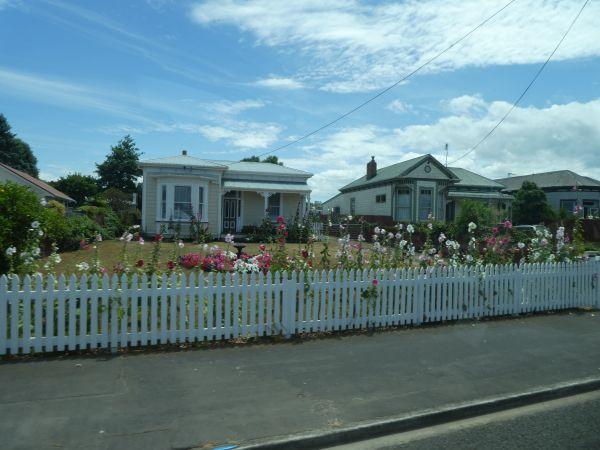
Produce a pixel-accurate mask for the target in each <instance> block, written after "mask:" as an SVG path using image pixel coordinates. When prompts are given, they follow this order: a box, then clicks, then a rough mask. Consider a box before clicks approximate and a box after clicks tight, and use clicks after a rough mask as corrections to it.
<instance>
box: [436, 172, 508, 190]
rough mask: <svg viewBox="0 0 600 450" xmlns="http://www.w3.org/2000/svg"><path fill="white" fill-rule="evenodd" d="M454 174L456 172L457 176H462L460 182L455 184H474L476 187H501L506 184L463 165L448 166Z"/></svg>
mask: <svg viewBox="0 0 600 450" xmlns="http://www.w3.org/2000/svg"><path fill="white" fill-rule="evenodd" d="M448 169H450V170H451V171H452V172H453V173H454V174H456V177H457V178H460V181H459V182H458V183H455V184H454V186H474V187H489V188H496V189H501V188H503V187H504V185H502V184H500V183H498V182H496V181H494V180H491V179H489V178H486V177H484V176H482V175H479V174H477V173H475V172H471V171H470V170H467V169H463V168H461V167H448Z"/></svg>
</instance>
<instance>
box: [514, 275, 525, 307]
mask: <svg viewBox="0 0 600 450" xmlns="http://www.w3.org/2000/svg"><path fill="white" fill-rule="evenodd" d="M514 267H515V271H514V272H513V273H514V276H515V284H514V288H513V289H514V290H515V292H514V298H515V303H514V311H513V315H515V316H518V315H519V314H521V303H522V299H523V272H522V270H521V265H515V266H514Z"/></svg>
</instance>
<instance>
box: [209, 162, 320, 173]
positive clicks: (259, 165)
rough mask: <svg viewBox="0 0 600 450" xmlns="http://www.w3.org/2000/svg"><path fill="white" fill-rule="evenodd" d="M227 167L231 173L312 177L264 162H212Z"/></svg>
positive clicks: (302, 171) (299, 171) (298, 170)
mask: <svg viewBox="0 0 600 450" xmlns="http://www.w3.org/2000/svg"><path fill="white" fill-rule="evenodd" d="M212 162H214V163H217V164H221V165H224V166H227V167H228V170H230V171H232V172H253V173H262V174H274V175H307V176H312V174H311V173H310V172H305V171H304V170H300V169H293V168H291V167H286V166H280V165H279V164H272V163H264V162H249V161H219V160H217V161H212Z"/></svg>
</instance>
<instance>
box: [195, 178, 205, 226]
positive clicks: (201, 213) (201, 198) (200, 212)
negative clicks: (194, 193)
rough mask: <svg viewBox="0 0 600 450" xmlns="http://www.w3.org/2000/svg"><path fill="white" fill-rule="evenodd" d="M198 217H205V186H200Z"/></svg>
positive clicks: (199, 218) (200, 218)
mask: <svg viewBox="0 0 600 450" xmlns="http://www.w3.org/2000/svg"><path fill="white" fill-rule="evenodd" d="M196 217H197V219H198V220H202V218H203V217H204V188H203V187H202V186H199V187H198V211H196Z"/></svg>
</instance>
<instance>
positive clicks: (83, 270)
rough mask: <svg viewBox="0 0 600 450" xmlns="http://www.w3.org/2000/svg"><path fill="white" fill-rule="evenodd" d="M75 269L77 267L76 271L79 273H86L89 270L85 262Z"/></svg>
mask: <svg viewBox="0 0 600 450" xmlns="http://www.w3.org/2000/svg"><path fill="white" fill-rule="evenodd" d="M75 267H77V270H79V271H81V272H86V271H88V270H90V265H89V264H88V263H86V262H85V261H84V262H80V263H79V264H77V265H76V266H75Z"/></svg>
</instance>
